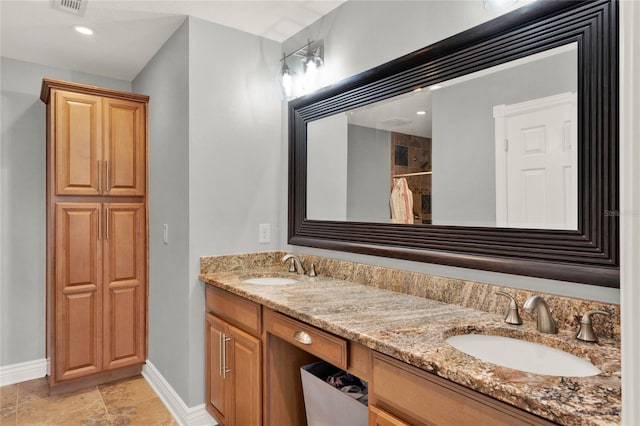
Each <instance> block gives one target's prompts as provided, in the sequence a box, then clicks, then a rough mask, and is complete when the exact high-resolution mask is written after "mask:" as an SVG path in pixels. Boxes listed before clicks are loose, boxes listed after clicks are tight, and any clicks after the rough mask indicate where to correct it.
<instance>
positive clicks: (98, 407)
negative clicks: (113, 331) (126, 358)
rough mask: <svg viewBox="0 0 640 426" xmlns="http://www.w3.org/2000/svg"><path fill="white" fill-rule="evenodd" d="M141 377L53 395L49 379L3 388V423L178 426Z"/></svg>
mask: <svg viewBox="0 0 640 426" xmlns="http://www.w3.org/2000/svg"><path fill="white" fill-rule="evenodd" d="M176 424H177V423H176V422H175V421H174V420H173V417H172V416H171V414H170V413H169V411H168V410H167V408H166V407H165V406H164V404H163V403H162V401H160V398H158V396H157V395H156V393H155V392H154V391H153V390H152V389H151V387H150V386H149V384H148V383H147V381H146V380H145V379H144V378H142V377H141V376H138V377H133V378H131V379H125V380H121V381H118V382H114V383H110V384H106V385H101V386H94V387H92V388H88V389H84V390H81V391H77V392H73V393H68V394H62V395H54V396H49V391H48V386H47V379H46V378H42V379H36V380H31V381H28V382H23V383H18V384H15V385H9V386H3V387H0V425H2V426H5V425H6V426H9V425H65V426H66V425H176Z"/></svg>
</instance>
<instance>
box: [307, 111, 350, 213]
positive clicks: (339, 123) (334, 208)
mask: <svg viewBox="0 0 640 426" xmlns="http://www.w3.org/2000/svg"><path fill="white" fill-rule="evenodd" d="M347 138H348V131H347V116H346V115H345V114H335V115H332V116H330V117H325V118H323V119H322V120H316V121H313V122H311V123H309V124H308V125H307V188H308V191H307V194H308V196H307V218H308V219H314V220H346V219H347V168H348V164H347V153H348V141H347Z"/></svg>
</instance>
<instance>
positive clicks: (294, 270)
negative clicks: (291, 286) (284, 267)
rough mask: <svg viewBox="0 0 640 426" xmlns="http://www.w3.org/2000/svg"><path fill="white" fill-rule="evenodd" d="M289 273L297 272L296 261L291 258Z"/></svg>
mask: <svg viewBox="0 0 640 426" xmlns="http://www.w3.org/2000/svg"><path fill="white" fill-rule="evenodd" d="M289 272H297V271H296V261H295V260H294V259H293V258H291V261H290V262H289Z"/></svg>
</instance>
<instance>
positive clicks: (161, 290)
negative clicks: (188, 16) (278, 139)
mask: <svg viewBox="0 0 640 426" xmlns="http://www.w3.org/2000/svg"><path fill="white" fill-rule="evenodd" d="M133 90H134V91H136V92H139V93H144V94H147V95H149V96H150V99H149V361H151V363H152V364H153V365H154V366H155V367H156V368H157V369H158V370H159V371H160V372H161V373H162V375H163V376H164V378H165V379H166V380H167V381H168V382H169V383H171V385H172V386H173V388H174V389H175V391H176V392H178V394H180V395H181V396H183V398H186V395H188V392H189V387H188V382H187V380H186V378H187V376H188V362H189V357H188V355H189V354H188V351H187V350H185V348H188V345H189V334H188V333H187V332H186V330H188V327H189V322H188V317H189V312H188V310H189V286H188V283H189V259H190V256H189V112H190V109H189V24H188V21H186V20H185V22H184V23H183V24H182V25H181V26H180V27H179V28H178V30H176V32H175V33H174V34H173V36H171V38H169V40H167V42H166V43H165V44H164V46H162V48H161V49H160V50H159V51H158V53H156V55H155V56H154V57H153V58H152V59H151V61H149V63H148V64H147V65H146V66H145V68H144V69H143V70H142V72H140V74H138V76H137V77H136V78H135V79H134V80H133ZM163 224H167V225H168V227H169V238H168V240H169V243H168V244H164V242H163V240H162V226H163ZM185 400H186V399H185Z"/></svg>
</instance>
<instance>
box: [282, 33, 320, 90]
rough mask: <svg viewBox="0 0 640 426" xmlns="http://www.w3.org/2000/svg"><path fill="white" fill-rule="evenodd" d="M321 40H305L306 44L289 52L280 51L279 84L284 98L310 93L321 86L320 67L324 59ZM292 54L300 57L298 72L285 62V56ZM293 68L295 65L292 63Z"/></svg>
mask: <svg viewBox="0 0 640 426" xmlns="http://www.w3.org/2000/svg"><path fill="white" fill-rule="evenodd" d="M323 54H324V50H323V44H322V40H320V41H311V40H307V44H306V45H304V46H302V47H301V48H300V49H298V50H295V51H293V52H291V53H289V54H287V53H285V52H283V53H282V59H280V60H281V61H282V67H281V68H280V85H281V86H282V93H283V97H284V99H291V98H294V97H296V96H300V95H304V94H307V93H310V92H312V91H314V90H316V89H318V88H319V87H321V86H322V75H321V74H322V69H323V67H324V61H323V59H322V57H323ZM292 56H295V57H299V58H302V60H301V62H300V65H299V67H300V71H301V72H300V73H299V74H296V73H295V72H293V71H292V70H291V69H290V68H289V65H288V64H287V58H290V57H292ZM293 66H294V68H295V65H293Z"/></svg>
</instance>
